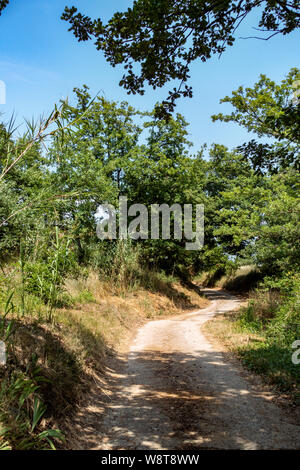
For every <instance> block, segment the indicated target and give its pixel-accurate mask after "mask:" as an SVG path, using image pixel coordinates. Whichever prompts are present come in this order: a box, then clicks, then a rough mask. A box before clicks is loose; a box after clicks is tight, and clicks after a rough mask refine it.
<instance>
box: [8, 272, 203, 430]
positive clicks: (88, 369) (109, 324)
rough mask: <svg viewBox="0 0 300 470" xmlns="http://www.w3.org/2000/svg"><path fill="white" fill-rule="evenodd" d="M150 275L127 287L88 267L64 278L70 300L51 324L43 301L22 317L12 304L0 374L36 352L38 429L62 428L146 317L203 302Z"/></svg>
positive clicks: (25, 363)
mask: <svg viewBox="0 0 300 470" xmlns="http://www.w3.org/2000/svg"><path fill="white" fill-rule="evenodd" d="M151 276H152V275H151ZM153 276H154V277H151V279H150V281H151V282H150V285H149V288H148V289H146V288H141V287H137V288H135V289H131V290H127V289H125V288H122V287H120V286H119V287H117V286H114V285H113V284H109V283H107V282H102V281H100V280H99V278H98V276H97V275H96V274H95V273H93V272H91V273H90V274H89V276H88V278H87V279H78V280H74V279H69V280H67V282H66V290H67V296H68V297H69V298H70V299H72V305H71V304H70V305H71V306H70V307H68V308H62V309H59V310H57V311H56V313H55V316H54V322H53V323H47V322H46V321H45V316H44V315H43V313H44V308H43V306H42V304H41V305H40V312H39V314H37V313H36V308H32V309H31V308H27V309H26V315H25V316H24V317H21V316H20V311H19V308H18V305H16V309H15V311H14V313H13V315H11V316H10V319H11V318H12V317H14V321H15V327H16V328H15V332H14V334H13V337H12V338H11V343H12V349H11V351H10V354H9V360H8V364H7V366H6V367H5V369H3V368H2V370H1V367H0V379H1V378H3V379H4V378H6V377H9V376H10V374H11V373H13V371H20V372H23V371H24V372H25V371H27V370H29V369H28V367H29V368H30V367H31V366H30V364H31V361H32V358H33V356H34V355H36V356H37V357H38V363H37V365H38V367H39V368H40V374H41V375H42V376H43V377H44V378H45V379H46V380H47V381H46V382H43V383H42V384H41V385H40V388H39V392H38V393H39V395H40V396H41V399H42V402H43V403H45V404H46V405H47V414H46V415H45V419H44V420H43V421H44V422H43V424H42V428H43V427H44V426H48V427H49V426H50V427H52V426H55V427H59V428H60V429H62V430H64V429H65V423H66V420H68V419H69V417H70V416H71V415H72V413H73V412H74V411H75V410H76V408H77V407H78V405H79V404H80V403H81V400H82V399H83V398H84V396H85V395H86V394H87V392H88V390H89V389H90V387H91V386H92V385H93V383H95V382H97V383H99V382H101V381H103V377H104V376H103V372H104V370H105V363H106V356H107V355H111V354H113V353H114V351H116V350H118V349H121V348H122V345H123V343H124V342H125V340H126V338H127V340H128V338H129V339H130V338H131V337H132V335H133V333H134V331H135V330H136V329H137V328H138V327H139V326H140V325H142V324H143V323H144V322H145V321H147V320H149V319H152V318H159V317H161V318H162V317H165V316H169V315H176V314H180V313H182V312H183V311H186V310H193V309H198V308H203V307H205V306H206V305H207V303H208V300H207V299H205V298H204V297H201V296H199V294H197V293H196V292H195V291H194V290H192V289H188V288H186V287H183V286H182V285H181V284H179V283H177V282H176V283H174V282H173V283H172V282H170V280H164V279H163V278H159V277H156V276H155V275H154V274H153ZM16 300H17V303H18V301H19V296H16ZM35 302H37V304H39V302H38V299H36V300H35ZM32 306H33V307H34V306H35V303H34V302H33V303H32ZM8 320H9V319H8ZM26 373H27V372H26ZM66 429H68V427H67V428H66Z"/></svg>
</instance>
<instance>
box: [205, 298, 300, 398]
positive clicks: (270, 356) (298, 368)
mask: <svg viewBox="0 0 300 470" xmlns="http://www.w3.org/2000/svg"><path fill="white" fill-rule="evenodd" d="M248 308H249V307H248ZM247 315H248V313H247V308H242V309H241V311H239V312H232V313H226V314H224V315H219V316H217V317H216V318H214V319H213V320H211V321H209V322H207V323H206V324H205V325H204V326H203V331H204V333H206V334H207V335H208V336H210V337H211V338H212V339H214V340H216V341H217V342H218V343H220V344H221V345H223V346H224V347H225V348H226V349H227V350H229V351H231V352H232V353H233V354H234V355H235V356H236V357H237V358H239V359H240V360H241V362H242V364H243V365H244V366H245V367H246V368H247V369H248V370H250V371H251V372H254V373H256V374H259V375H260V376H261V377H262V378H263V380H264V381H265V382H266V383H268V384H270V385H271V386H273V387H274V389H275V390H276V391H277V392H278V393H279V394H281V395H284V396H287V397H288V398H289V399H291V400H292V401H293V403H294V404H297V405H299V404H300V365H299V364H298V365H297V364H293V362H292V354H293V352H294V350H293V349H292V343H288V344H285V343H283V342H281V343H280V342H278V341H274V340H273V341H272V340H270V337H269V334H268V330H267V329H266V328H265V327H264V326H263V325H261V324H260V326H258V324H257V323H256V324H255V323H253V321H249V318H248V319H247Z"/></svg>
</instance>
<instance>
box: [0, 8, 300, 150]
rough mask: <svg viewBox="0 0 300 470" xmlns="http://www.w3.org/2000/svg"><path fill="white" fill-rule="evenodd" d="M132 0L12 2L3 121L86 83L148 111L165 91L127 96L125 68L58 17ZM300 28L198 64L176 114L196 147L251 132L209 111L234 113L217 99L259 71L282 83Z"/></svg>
mask: <svg viewBox="0 0 300 470" xmlns="http://www.w3.org/2000/svg"><path fill="white" fill-rule="evenodd" d="M131 3H132V2H131V1H129V0H114V1H111V2H105V1H103V0H79V1H76V0H69V1H68V0H26V1H24V0H11V1H10V5H9V6H8V7H7V9H6V10H5V11H4V12H3V14H2V16H1V17H0V80H3V81H4V82H5V83H6V87H7V100H6V105H0V112H2V113H5V116H6V117H4V118H2V119H4V120H5V119H6V118H8V117H9V115H10V114H11V113H12V112H13V111H14V112H15V113H16V114H17V120H18V122H21V121H22V119H23V117H27V118H31V117H32V116H33V115H34V116H36V117H37V116H39V115H40V114H46V113H47V112H49V111H51V109H52V106H53V103H55V102H56V103H57V102H58V101H59V100H60V99H61V98H65V97H67V96H69V97H70V98H71V97H72V89H73V88H74V87H75V86H77V87H78V86H81V85H82V84H84V83H85V84H87V85H88V86H90V88H91V92H92V94H96V93H97V92H98V91H99V90H101V91H102V92H103V94H104V96H105V97H106V98H107V99H111V100H117V101H120V100H127V101H129V102H130V104H132V105H133V106H135V107H137V108H139V109H142V110H146V109H148V110H150V109H152V107H153V105H154V104H155V103H156V102H157V101H159V100H160V99H162V98H165V97H166V96H167V90H158V91H157V90H156V91H153V90H151V89H148V90H147V93H146V95H144V96H131V95H130V96H128V95H127V94H126V92H125V91H124V90H123V89H122V88H120V87H119V85H118V82H119V80H120V78H121V76H122V68H121V67H119V68H112V67H111V66H110V65H109V64H108V63H107V62H106V61H105V59H104V57H103V55H102V53H101V52H98V51H96V49H95V47H94V46H93V44H92V42H89V43H78V42H77V41H76V39H75V38H74V37H73V35H72V34H71V33H69V32H68V25H67V23H66V22H63V21H61V20H60V16H61V14H62V12H63V10H64V7H65V6H66V5H68V6H72V5H75V6H77V7H78V9H79V11H81V12H83V13H86V14H89V15H91V16H92V17H99V16H100V17H102V18H103V19H104V20H105V19H109V18H110V17H111V15H112V14H113V13H114V12H115V11H118V10H119V11H121V10H124V9H126V8H127V7H128V6H130V4H131ZM256 16H257V13H254V14H252V15H251V17H249V18H248V19H247V21H246V23H244V25H243V26H242V29H240V30H239V32H238V35H241V36H243V35H253V30H251V27H252V26H255V25H257V22H256ZM299 46H300V33H299V32H293V33H292V34H290V35H288V36H286V37H282V36H276V37H274V38H273V39H271V40H270V41H268V42H267V41H258V40H253V39H249V40H241V39H239V40H237V41H236V43H235V45H234V46H233V47H231V48H228V49H227V51H226V53H225V54H224V55H223V56H222V57H221V58H220V59H218V58H217V57H214V58H213V59H211V60H210V61H208V62H206V63H202V62H201V61H199V62H197V63H195V64H194V65H193V66H192V70H191V80H190V83H191V85H192V86H193V90H194V97H193V98H192V99H182V100H180V101H179V103H178V106H177V111H178V112H180V113H181V114H183V115H184V116H185V118H186V120H187V121H188V122H189V123H190V125H189V128H188V130H189V133H190V139H191V140H192V142H193V143H194V151H196V150H198V149H199V148H200V146H201V145H202V144H203V143H208V144H211V143H213V142H217V143H222V144H224V145H227V146H228V147H234V146H236V145H239V144H241V143H243V142H245V141H246V140H248V139H249V134H247V133H246V131H244V130H243V129H241V128H239V127H238V126H236V125H233V124H226V123H212V121H211V118H210V116H211V115H212V114H215V113H219V112H226V111H229V110H230V106H228V105H224V104H223V105H220V104H219V100H220V98H222V97H224V96H225V95H228V94H230V93H231V91H232V90H234V89H236V88H237V87H238V86H239V85H245V86H251V85H252V84H253V83H254V82H255V81H256V80H257V78H258V76H259V74H260V73H264V74H266V75H268V76H269V77H270V78H272V79H274V80H276V81H279V80H281V79H282V78H283V77H284V76H285V75H286V74H287V72H288V71H289V69H290V68H291V67H297V66H298V67H299V50H300V47H299Z"/></svg>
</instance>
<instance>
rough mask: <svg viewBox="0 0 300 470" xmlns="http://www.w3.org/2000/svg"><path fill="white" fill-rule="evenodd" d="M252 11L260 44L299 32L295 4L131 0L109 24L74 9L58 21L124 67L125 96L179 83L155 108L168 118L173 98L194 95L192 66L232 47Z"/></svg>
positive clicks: (268, 0) (299, 18)
mask: <svg viewBox="0 0 300 470" xmlns="http://www.w3.org/2000/svg"><path fill="white" fill-rule="evenodd" d="M254 9H257V10H258V12H259V14H260V19H259V21H258V24H256V25H255V27H256V28H255V29H258V30H259V31H260V32H261V33H263V36H261V37H260V38H261V39H266V40H267V39H270V38H271V37H272V36H274V35H276V34H283V35H285V34H288V33H290V32H291V31H293V30H294V29H296V28H297V27H299V24H300V2H299V0H294V1H285V0H283V1H274V0H266V1H263V0H251V1H248V0H247V1H246V0H238V1H228V0H225V1H224V0H220V1H215V0H214V1H201V0H176V1H174V0H135V1H134V2H133V5H132V7H131V8H128V9H127V10H126V11H124V12H116V13H115V14H114V15H113V16H112V18H111V19H110V20H109V21H108V23H107V24H104V23H103V21H102V20H101V18H98V19H91V18H90V17H89V16H86V15H84V14H82V13H79V12H78V11H77V8H75V7H71V8H70V7H66V8H65V11H64V13H63V15H62V19H63V20H66V21H68V22H69V23H70V30H71V31H73V33H74V35H75V37H76V38H77V39H78V41H88V40H91V39H92V40H93V41H94V43H95V46H96V48H97V49H98V50H101V51H103V52H104V55H105V57H106V59H107V61H108V62H109V63H110V64H111V65H112V66H116V65H118V64H123V65H124V69H125V73H124V75H123V77H122V80H121V81H120V85H121V86H123V87H124V88H125V89H126V90H127V91H128V93H139V94H144V92H145V85H146V84H149V85H150V86H152V87H153V88H154V89H155V88H157V87H162V86H164V85H165V84H166V83H168V82H169V81H171V80H175V81H177V82H178V83H179V84H178V85H176V87H175V88H173V90H170V91H169V96H168V98H167V99H166V100H165V101H164V102H163V103H162V105H161V106H160V108H157V113H158V114H161V113H162V114H166V113H170V112H172V111H173V110H174V104H175V101H176V99H177V98H179V97H180V96H188V97H191V96H192V88H191V87H190V86H189V85H188V84H187V82H188V79H189V72H190V66H191V64H192V63H193V62H194V61H195V60H197V59H200V60H202V61H203V62H205V61H206V60H208V59H209V58H210V57H211V56H212V55H213V54H222V52H224V51H225V49H226V47H227V46H232V45H233V43H234V41H235V39H236V32H237V30H238V29H239V26H240V25H241V23H242V22H243V21H245V19H246V18H247V16H248V15H249V13H250V12H251V11H252V10H254ZM137 65H139V67H137Z"/></svg>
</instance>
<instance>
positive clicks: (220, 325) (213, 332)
mask: <svg viewBox="0 0 300 470" xmlns="http://www.w3.org/2000/svg"><path fill="white" fill-rule="evenodd" d="M238 315H239V313H238V312H231V313H225V314H223V315H218V316H217V317H215V318H213V319H212V320H210V321H208V322H206V323H205V324H204V325H203V327H202V329H203V331H204V333H205V334H207V335H208V336H209V337H210V338H211V339H212V340H213V341H215V342H217V343H218V344H219V345H220V346H224V347H225V349H227V350H229V351H231V352H237V350H238V349H239V348H241V347H245V346H247V345H249V344H250V343H255V342H262V341H263V340H264V338H262V337H261V336H259V335H257V334H254V333H248V332H245V331H243V330H242V328H240V327H239V325H238V324H237V323H236V319H237V316H238Z"/></svg>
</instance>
